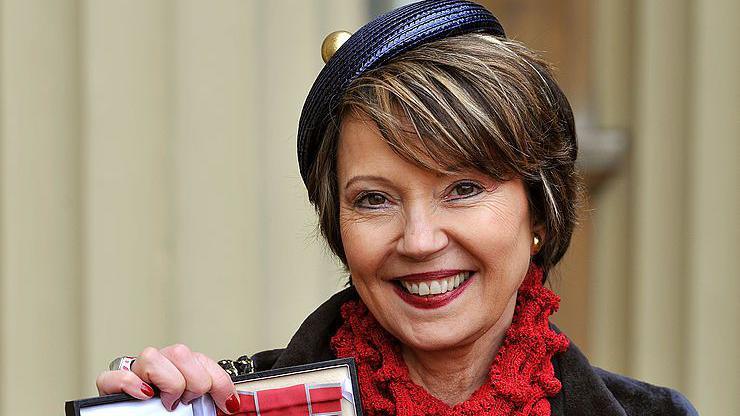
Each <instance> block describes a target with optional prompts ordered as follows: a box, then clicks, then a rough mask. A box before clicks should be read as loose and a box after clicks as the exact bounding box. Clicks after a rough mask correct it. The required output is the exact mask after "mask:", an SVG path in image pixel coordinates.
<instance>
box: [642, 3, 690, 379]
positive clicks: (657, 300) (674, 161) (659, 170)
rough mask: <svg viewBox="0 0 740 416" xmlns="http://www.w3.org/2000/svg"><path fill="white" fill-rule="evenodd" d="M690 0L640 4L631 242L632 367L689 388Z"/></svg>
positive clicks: (647, 375) (644, 376)
mask: <svg viewBox="0 0 740 416" xmlns="http://www.w3.org/2000/svg"><path fill="white" fill-rule="evenodd" d="M688 9H689V8H688V1H684V0H681V1H673V0H669V1H657V0H656V1H647V2H640V3H639V6H638V7H637V10H636V12H637V16H638V29H637V35H636V38H637V39H639V42H638V43H637V45H636V48H637V60H636V63H637V65H638V67H637V75H636V77H637V78H636V87H635V92H636V103H635V110H636V113H635V122H636V126H635V136H634V141H633V147H632V149H631V150H632V156H633V157H632V162H633V163H632V168H633V174H634V187H633V189H632V198H633V209H634V210H633V213H634V217H633V221H634V222H633V223H632V227H631V232H632V236H631V243H632V254H633V256H634V257H633V265H634V269H633V270H634V273H633V274H632V276H631V277H632V279H633V282H634V284H633V285H632V288H631V295H630V300H631V308H630V310H631V312H632V314H633V315H632V317H631V322H632V324H633V331H634V332H633V337H632V342H633V347H632V350H631V351H630V353H631V354H632V356H633V358H632V359H633V361H632V368H631V370H632V372H633V374H635V375H636V376H637V377H639V378H643V379H646V380H648V381H650V382H654V383H658V384H663V385H670V386H673V387H678V388H680V387H682V383H681V380H682V379H683V374H682V370H683V366H682V365H681V357H682V356H683V353H684V351H683V347H684V345H685V338H684V335H685V334H684V328H685V325H684V323H685V322H684V314H683V313H684V308H683V304H684V303H683V295H684V292H683V286H684V282H685V266H686V264H685V262H684V260H685V254H686V251H685V232H686V230H685V227H686V213H685V207H686V202H687V194H686V161H685V158H686V155H685V144H686V140H687V139H686V132H687V128H688V126H687V116H688V112H687V108H688V102H687V100H688V92H687V88H686V85H687V82H688V71H687V69H686V68H687V64H688V62H689V52H688V49H687V44H688V40H689V33H688V31H687V30H686V27H687V22H688V19H689V16H688V13H689V10H688Z"/></svg>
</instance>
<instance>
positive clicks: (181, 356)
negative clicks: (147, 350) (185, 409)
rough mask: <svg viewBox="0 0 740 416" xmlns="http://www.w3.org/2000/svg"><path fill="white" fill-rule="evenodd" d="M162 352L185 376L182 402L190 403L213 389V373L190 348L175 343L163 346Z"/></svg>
mask: <svg viewBox="0 0 740 416" xmlns="http://www.w3.org/2000/svg"><path fill="white" fill-rule="evenodd" d="M160 353H161V354H162V355H163V356H165V357H166V358H167V359H168V360H170V362H172V364H174V365H175V367H177V369H178V370H179V371H180V373H181V374H182V376H183V377H184V378H185V390H184V391H183V393H182V396H181V397H180V401H181V402H182V403H185V404H188V403H190V402H191V401H192V400H194V399H197V398H198V397H200V396H202V395H204V394H206V393H208V392H209V391H210V390H211V375H210V374H209V373H208V371H206V369H205V368H204V367H203V365H202V364H201V362H200V361H199V360H198V359H197V358H196V357H195V354H194V353H193V352H192V351H191V350H190V348H188V347H187V346H185V345H182V344H175V345H171V346H169V347H165V348H162V349H161V350H160Z"/></svg>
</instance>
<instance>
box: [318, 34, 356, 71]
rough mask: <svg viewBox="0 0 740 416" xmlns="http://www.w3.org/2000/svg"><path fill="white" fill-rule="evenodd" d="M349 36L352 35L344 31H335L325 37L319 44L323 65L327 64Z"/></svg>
mask: <svg viewBox="0 0 740 416" xmlns="http://www.w3.org/2000/svg"><path fill="white" fill-rule="evenodd" d="M350 36H352V34H351V33H349V32H347V31H346V30H337V31H336V32H331V33H329V34H328V35H326V38H324V42H323V43H321V58H322V59H323V60H324V63H327V62H329V59H331V57H332V56H334V54H335V53H336V52H337V49H339V47H341V46H342V45H343V44H344V42H346V41H347V39H349V37H350Z"/></svg>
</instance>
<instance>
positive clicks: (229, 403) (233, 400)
mask: <svg viewBox="0 0 740 416" xmlns="http://www.w3.org/2000/svg"><path fill="white" fill-rule="evenodd" d="M226 410H228V411H229V413H236V412H238V411H239V397H237V395H236V394H232V395H231V397H229V398H228V399H226Z"/></svg>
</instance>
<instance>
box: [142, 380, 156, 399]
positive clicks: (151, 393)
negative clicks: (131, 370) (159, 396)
mask: <svg viewBox="0 0 740 416" xmlns="http://www.w3.org/2000/svg"><path fill="white" fill-rule="evenodd" d="M141 392H142V393H144V394H146V396H147V397H153V396H154V389H152V386H150V385H148V384H146V383H141Z"/></svg>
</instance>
